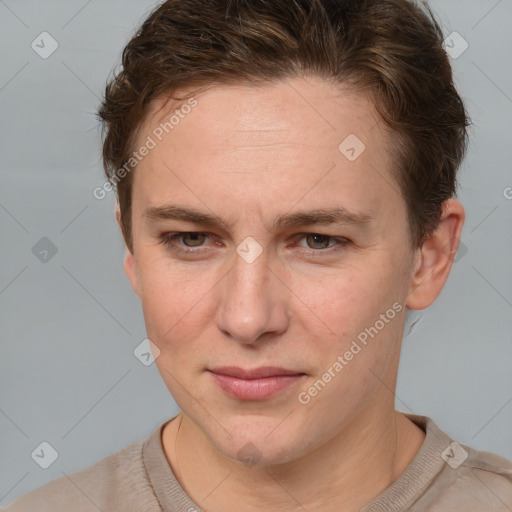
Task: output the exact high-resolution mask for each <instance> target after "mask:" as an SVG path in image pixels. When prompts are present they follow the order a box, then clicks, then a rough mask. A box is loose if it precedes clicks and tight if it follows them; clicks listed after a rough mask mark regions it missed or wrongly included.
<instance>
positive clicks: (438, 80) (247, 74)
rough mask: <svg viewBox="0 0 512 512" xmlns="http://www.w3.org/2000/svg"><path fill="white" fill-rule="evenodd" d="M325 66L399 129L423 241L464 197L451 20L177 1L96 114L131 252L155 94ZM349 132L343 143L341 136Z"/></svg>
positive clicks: (157, 13) (160, 10) (152, 20)
mask: <svg viewBox="0 0 512 512" xmlns="http://www.w3.org/2000/svg"><path fill="white" fill-rule="evenodd" d="M307 74H310V75H315V76H318V77H321V78H324V79H326V80H328V81H330V82H332V83H334V84H348V85H353V86H354V87H356V88H357V89H358V90H361V91H365V92H367V93H368V94H369V95H370V97H371V99H372V100H373V103H374V104H375V107H376V109H377V111H378V112H379V114H380V115H381V116H382V118H383V120H384V121H385V122H386V124H387V125H388V126H389V127H390V129H391V132H392V134H393V141H394V148H393V153H394V156H395V157H396V158H395V163H396V167H395V169H394V172H395V179H396V182H397V184H398V186H399V189H400V192H401V194H402V196H403V198H404V200H405V202H406V205H407V216H408V219H407V221H408V225H409V231H410V239H411V243H412V246H413V247H419V246H421V245H422V243H423V241H424V240H425V238H426V237H427V236H429V235H430V234H431V233H432V232H433V231H434V230H435V228H436V227H437V225H438V223H439V219H440V216H441V213H442V212H441V206H442V203H443V201H445V200H446V199H449V198H450V197H452V196H454V195H455V188H456V172H457V168H458V166H459V165H460V162H461V160H462V158H463V156H464V153H465V150H466V145H467V126H468V118H467V115H466V111H465V108H464V104H463V102H462V100H461V98H460V96H459V94H458V93H457V91H456V89H455V86H454V84H453V78H452V70H451V66H450V63H449V60H448V56H447V54H446V52H445V50H444V49H443V35H442V30H441V28H440V26H439V24H438V23H437V21H436V20H435V18H434V16H433V14H432V12H431V10H430V8H429V7H428V6H427V5H426V4H423V6H419V5H416V4H414V3H413V2H411V1H408V0H351V1H348V0H230V1H224V0H208V1H204V0H167V1H165V2H164V3H163V4H161V5H159V6H158V7H157V8H155V9H154V10H153V11H152V12H151V13H150V15H149V16H148V17H147V18H146V20H145V21H144V22H143V24H142V26H141V27H140V29H139V30H138V31H137V33H136V34H135V36H134V37H133V38H132V39H131V40H130V41H129V43H128V44H127V45H126V47H125V49H124V51H123V56H122V69H121V71H120V72H119V73H117V74H116V75H114V77H113V78H112V80H111V81H110V82H109V83H108V84H107V87H106V90H105V98H104V101H103V103H102V105H101V107H100V109H99V112H98V115H99V117H100V119H101V121H102V122H103V130H104V131H103V134H104V138H103V164H104V168H105V173H106V175H107V178H108V179H109V180H110V181H111V182H112V181H114V183H117V194H118V199H119V204H120V209H121V216H122V229H123V235H124V238H125V241H126V244H127V246H128V248H129V249H130V251H132V252H133V239H132V230H131V199H132V190H131V188H132V185H131V184H132V174H133V173H127V174H126V176H125V177H124V178H123V179H122V180H115V179H114V180H113V178H114V177H115V173H116V171H117V170H118V169H120V168H121V167H122V166H123V165H125V163H126V162H127V161H128V159H129V158H130V156H131V153H132V151H133V149H134V148H133V146H134V143H135V139H136V135H137V131H138V128H139V127H140V125H141V124H142V122H143V121H144V119H145V116H146V115H147V113H148V111H149V108H150V103H151V101H152V100H153V99H155V98H156V97H157V96H160V95H162V94H166V95H169V97H174V96H173V94H174V93H175V92H176V91H177V90H178V89H181V88H184V87H196V86H197V87H198V88H200V87H204V86H207V85H212V84H216V83H218V84H229V83H240V82H249V83H250V82H253V83H256V82H258V83H261V82H263V83H266V82H269V83H271V82H275V81H277V80H280V79H284V78H289V77H294V76H303V75H307ZM340 142H341V141H340Z"/></svg>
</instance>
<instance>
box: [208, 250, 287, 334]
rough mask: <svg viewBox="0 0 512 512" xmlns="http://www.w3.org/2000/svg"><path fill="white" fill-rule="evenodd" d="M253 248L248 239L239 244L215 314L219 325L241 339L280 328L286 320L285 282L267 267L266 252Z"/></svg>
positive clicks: (284, 325) (282, 327)
mask: <svg viewBox="0 0 512 512" xmlns="http://www.w3.org/2000/svg"><path fill="white" fill-rule="evenodd" d="M251 244H253V245H252V246H251ZM255 250H256V247H255V245H254V243H253V242H252V241H250V240H249V241H246V242H245V243H244V242H242V243H241V244H240V245H239V246H238V248H237V254H236V256H235V258H234V261H233V267H232V269H231V271H230V272H229V273H228V275H227V279H226V281H225V282H224V289H223V293H222V299H221V303H220V307H219V315H218V328H219V329H221V330H222V331H224V332H225V333H226V334H229V335H230V336H231V337H233V338H234V339H236V340H238V341H241V342H244V343H253V342H255V341H256V340H257V339H258V338H259V337H260V336H261V335H262V334H264V333H266V332H282V330H284V329H285V327H286V322H287V318H286V292H285V290H284V286H283V284H282V283H280V281H279V279H277V278H276V276H274V274H273V272H272V270H271V269H270V268H269V266H270V265H269V263H270V262H269V258H268V254H267V253H266V252H264V251H263V250H262V248H261V250H260V249H258V250H257V252H259V254H256V253H255V252H254V251H255Z"/></svg>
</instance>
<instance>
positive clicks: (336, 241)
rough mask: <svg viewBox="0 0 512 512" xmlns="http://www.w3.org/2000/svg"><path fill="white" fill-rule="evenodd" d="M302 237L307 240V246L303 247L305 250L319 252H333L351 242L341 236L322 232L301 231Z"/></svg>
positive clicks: (313, 252)
mask: <svg viewBox="0 0 512 512" xmlns="http://www.w3.org/2000/svg"><path fill="white" fill-rule="evenodd" d="M300 237H301V238H302V239H303V240H304V241H305V242H306V244H307V247H304V246H303V245H299V247H303V248H304V249H305V252H307V253H310V254H311V253H312V254H318V253H321V252H324V253H325V252H329V253H330V252H333V251H337V250H339V249H342V248H343V247H344V246H345V245H348V244H349V243H350V240H348V239H346V238H341V237H334V236H331V235H323V234H320V233H301V234H300Z"/></svg>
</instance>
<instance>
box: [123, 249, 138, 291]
mask: <svg viewBox="0 0 512 512" xmlns="http://www.w3.org/2000/svg"><path fill="white" fill-rule="evenodd" d="M123 267H124V272H125V274H126V276H127V277H128V280H129V281H130V284H131V285H132V288H133V290H134V292H135V293H136V294H137V295H138V296H139V297H140V289H139V279H138V276H137V266H136V263H135V256H134V255H133V254H132V253H131V252H130V250H129V249H128V247H127V248H126V252H125V254H124V263H123Z"/></svg>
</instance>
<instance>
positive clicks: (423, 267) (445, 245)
mask: <svg viewBox="0 0 512 512" xmlns="http://www.w3.org/2000/svg"><path fill="white" fill-rule="evenodd" d="M464 218H465V214H464V208H463V206H462V205H461V204H460V203H459V201H457V200H455V199H448V200H447V201H445V202H444V203H443V213H442V215H441V219H440V221H439V225H438V227H437V229H436V231H435V232H434V233H433V234H432V235H431V236H430V237H428V238H427V239H426V240H425V242H424V243H423V245H422V247H421V249H419V252H418V254H417V260H416V264H415V270H414V274H413V275H412V279H411V285H410V288H409V294H408V296H407V299H406V302H405V304H406V306H407V307H409V308H410V309H417V310H419V309H425V308H427V307H428V306H430V305H431V304H432V303H433V302H434V301H435V299H436V298H437V297H438V295H439V294H440V293H441V290H442V289H443V286H444V285H445V283H446V281H447V279H448V276H449V275H450V271H451V269H452V266H453V262H454V260H455V256H456V254H457V249H458V248H459V243H460V237H461V233H462V227H463V225H464Z"/></svg>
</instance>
